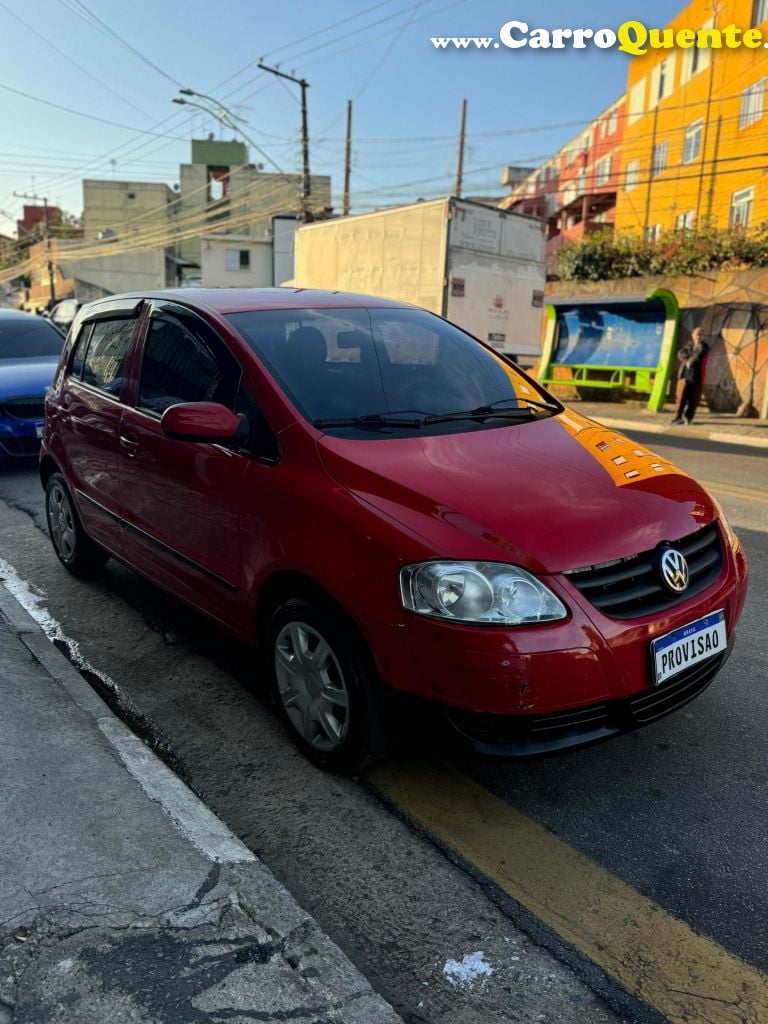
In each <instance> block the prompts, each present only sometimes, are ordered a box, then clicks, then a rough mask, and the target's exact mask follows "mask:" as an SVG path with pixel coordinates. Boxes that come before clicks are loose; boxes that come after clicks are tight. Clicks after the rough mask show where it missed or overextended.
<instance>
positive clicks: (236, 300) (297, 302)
mask: <svg viewBox="0 0 768 1024" xmlns="http://www.w3.org/2000/svg"><path fill="white" fill-rule="evenodd" d="M120 299H126V300H134V301H138V300H139V299H157V300H159V301H162V300H163V299H165V300H166V301H171V302H178V303H180V304H182V305H184V306H191V307H193V308H195V307H197V308H204V309H208V310H211V311H213V312H216V313H247V312H252V311H256V310H264V309H314V308H318V307H321V308H323V307H324V308H327V309H330V308H333V307H336V308H346V309H348V308H365V307H370V306H379V307H387V308H390V309H391V308H411V309H413V308H416V307H414V306H412V305H411V304H410V303H408V302H401V301H398V300H397V299H382V298H377V297H374V296H373V295H356V294H354V293H353V292H331V291H320V290H318V289H314V288H168V289H166V290H164V291H156V292H129V293H126V294H124V295H110V296H109V297H105V298H104V299H97V300H96V301H95V302H91V303H89V304H88V309H89V310H93V311H96V310H97V309H98V307H99V304H100V303H101V302H105V303H109V304H110V305H113V304H114V303H115V302H119V300H120Z"/></svg>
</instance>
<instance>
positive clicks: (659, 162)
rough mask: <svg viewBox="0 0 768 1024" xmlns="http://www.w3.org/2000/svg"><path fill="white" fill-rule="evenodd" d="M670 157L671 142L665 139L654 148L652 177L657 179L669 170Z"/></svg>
mask: <svg viewBox="0 0 768 1024" xmlns="http://www.w3.org/2000/svg"><path fill="white" fill-rule="evenodd" d="M668 156H669V141H668V140H667V139H665V140H664V141H663V142H660V143H659V144H658V146H654V147H653V155H652V157H651V177H652V178H655V177H656V175H657V174H661V173H662V172H663V171H666V169H667V158H668Z"/></svg>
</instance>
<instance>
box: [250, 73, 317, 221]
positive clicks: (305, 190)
mask: <svg viewBox="0 0 768 1024" xmlns="http://www.w3.org/2000/svg"><path fill="white" fill-rule="evenodd" d="M257 66H258V67H259V68H261V70H262V71H268V72H269V73H270V74H271V75H276V76H277V78H287V79H288V81H289V82H294V83H295V84H296V85H298V86H299V87H300V88H301V161H302V174H301V196H300V199H301V205H300V209H301V220H302V222H303V223H304V224H306V223H307V222H308V221H310V220H312V214H311V212H310V209H309V197H310V195H311V193H312V185H311V179H310V175H309V125H308V123H307V89H308V88H309V82H308V81H307V80H306V79H305V78H296V76H295V75H288V74H286V73H285V71H279V70H278V69H277V68H271V67H269V66H268V65H267V64H258V65H257Z"/></svg>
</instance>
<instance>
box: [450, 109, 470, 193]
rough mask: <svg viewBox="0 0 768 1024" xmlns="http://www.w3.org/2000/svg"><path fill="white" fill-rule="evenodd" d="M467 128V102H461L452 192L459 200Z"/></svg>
mask: <svg viewBox="0 0 768 1024" xmlns="http://www.w3.org/2000/svg"><path fill="white" fill-rule="evenodd" d="M466 128H467V101H466V100H462V101H461V123H460V125H459V153H458V157H457V160H456V187H455V189H454V190H453V191H454V194H455V196H456V198H457V199H461V186H462V184H463V179H464V143H465V141H466Z"/></svg>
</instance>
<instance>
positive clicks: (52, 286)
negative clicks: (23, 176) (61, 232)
mask: <svg viewBox="0 0 768 1024" xmlns="http://www.w3.org/2000/svg"><path fill="white" fill-rule="evenodd" d="M13 194H14V195H15V196H16V198H17V199H29V200H30V201H33V202H36V203H42V204H43V210H44V214H43V215H44V217H45V234H44V236H43V239H44V241H45V251H46V253H47V254H48V282H49V284H50V289H51V300H50V306H51V308H53V305H54V303H55V302H56V281H55V270H54V266H53V260H52V259H51V233H50V227H51V226H50V222H49V219H48V197H47V196H31V195H28V194H27V193H26V192H14V193H13Z"/></svg>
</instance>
